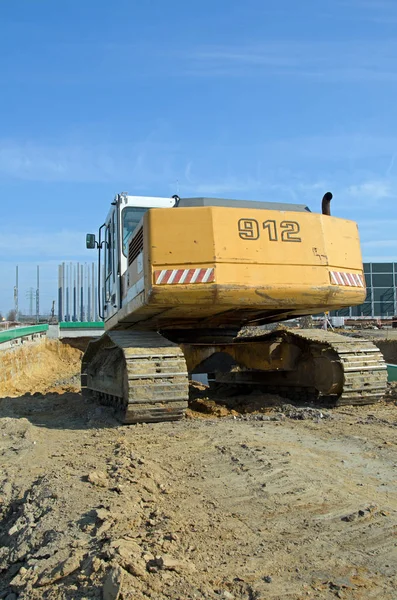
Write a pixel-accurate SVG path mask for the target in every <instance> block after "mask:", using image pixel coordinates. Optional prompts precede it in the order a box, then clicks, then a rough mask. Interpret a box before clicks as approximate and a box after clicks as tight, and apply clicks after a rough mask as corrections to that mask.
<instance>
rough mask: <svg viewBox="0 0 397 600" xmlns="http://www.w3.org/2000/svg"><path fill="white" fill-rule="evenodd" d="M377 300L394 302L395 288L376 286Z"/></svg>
mask: <svg viewBox="0 0 397 600" xmlns="http://www.w3.org/2000/svg"><path fill="white" fill-rule="evenodd" d="M374 300H375V302H393V301H394V288H374Z"/></svg>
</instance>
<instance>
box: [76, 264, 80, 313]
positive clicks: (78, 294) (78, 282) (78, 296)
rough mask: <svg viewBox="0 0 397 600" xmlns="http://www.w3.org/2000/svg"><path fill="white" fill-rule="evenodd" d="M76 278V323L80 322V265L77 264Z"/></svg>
mask: <svg viewBox="0 0 397 600" xmlns="http://www.w3.org/2000/svg"><path fill="white" fill-rule="evenodd" d="M76 276H77V277H76V321H80V263H77V273H76Z"/></svg>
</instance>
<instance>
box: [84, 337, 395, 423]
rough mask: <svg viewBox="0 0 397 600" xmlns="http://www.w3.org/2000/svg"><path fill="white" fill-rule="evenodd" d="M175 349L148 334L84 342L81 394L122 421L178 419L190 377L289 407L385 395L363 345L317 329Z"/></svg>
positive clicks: (376, 361) (371, 354)
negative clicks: (268, 396)
mask: <svg viewBox="0 0 397 600" xmlns="http://www.w3.org/2000/svg"><path fill="white" fill-rule="evenodd" d="M221 339H222V341H221V342H217V341H216V340H215V339H213V341H212V342H209V341H205V342H202V341H201V342H199V343H192V341H191V340H189V343H182V344H181V347H179V346H178V345H177V344H175V343H173V342H171V341H169V340H168V339H166V338H165V337H164V335H160V334H158V333H154V332H142V331H134V330H129V331H117V330H116V331H111V332H107V333H105V334H104V335H103V336H102V337H101V338H100V339H99V340H98V341H96V342H91V343H90V344H89V346H88V349H87V351H86V353H85V355H84V360H83V365H82V387H83V392H84V393H85V394H86V395H90V396H92V397H94V398H96V399H98V400H99V401H100V402H101V403H104V404H109V405H111V406H114V407H115V408H116V412H117V416H118V418H119V420H120V421H121V422H123V423H139V422H156V421H166V420H178V419H180V418H182V417H183V415H184V412H185V409H186V408H187V404H188V394H189V376H188V374H189V373H210V374H211V379H212V381H214V382H216V383H217V384H222V385H228V384H232V385H234V386H235V385H236V384H237V385H241V386H245V387H248V388H249V389H252V388H256V389H258V388H259V389H261V390H263V391H265V392H271V393H277V394H278V395H281V396H284V397H286V398H288V399H289V400H291V401H313V402H316V403H323V404H331V405H334V406H340V405H344V404H349V405H357V404H371V403H374V402H377V401H378V400H379V399H380V398H381V397H382V396H383V395H384V394H385V391H386V385H387V369H386V364H385V361H384V359H383V356H382V354H381V352H380V351H379V349H378V348H377V347H376V346H375V345H374V344H373V343H372V342H370V341H369V340H366V339H361V338H350V337H348V336H345V335H340V334H336V333H333V332H328V331H324V330H315V329H300V330H299V329H277V330H275V331H272V332H264V330H263V329H260V328H251V329H250V330H249V331H248V332H245V333H244V334H243V335H238V336H237V337H235V338H234V339H233V340H232V341H230V342H225V341H224V338H221Z"/></svg>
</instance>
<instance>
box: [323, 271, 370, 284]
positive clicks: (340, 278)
mask: <svg viewBox="0 0 397 600" xmlns="http://www.w3.org/2000/svg"><path fill="white" fill-rule="evenodd" d="M329 276H330V279H331V283H334V284H335V285H347V286H350V287H362V288H363V287H365V286H364V279H363V277H362V275H357V273H345V272H343V271H330V272H329Z"/></svg>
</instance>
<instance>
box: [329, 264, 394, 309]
mask: <svg viewBox="0 0 397 600" xmlns="http://www.w3.org/2000/svg"><path fill="white" fill-rule="evenodd" d="M364 274H365V281H366V284H367V297H366V298H365V302H364V303H363V304H360V305H359V306H351V307H350V308H343V309H341V310H335V311H332V313H331V316H334V317H350V318H354V317H356V318H357V317H371V318H387V317H393V316H394V315H397V294H396V290H397V263H378V262H376V263H375V262H373V263H364Z"/></svg>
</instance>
